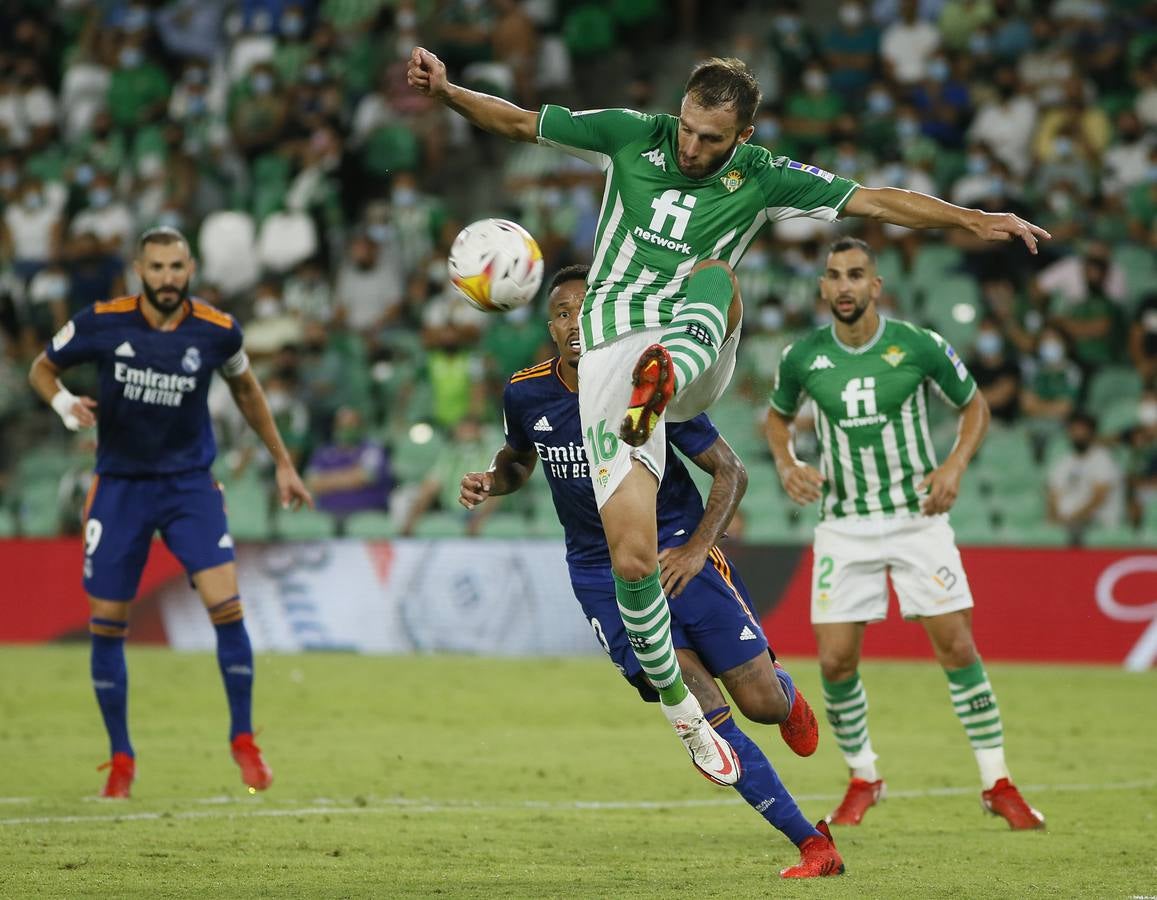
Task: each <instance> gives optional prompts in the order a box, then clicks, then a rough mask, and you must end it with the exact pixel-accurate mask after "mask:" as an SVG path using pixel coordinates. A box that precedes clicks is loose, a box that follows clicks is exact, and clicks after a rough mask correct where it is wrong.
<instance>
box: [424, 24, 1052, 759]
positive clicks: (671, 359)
mask: <svg viewBox="0 0 1157 900" xmlns="http://www.w3.org/2000/svg"><path fill="white" fill-rule="evenodd" d="M407 78H408V80H409V83H410V84H411V85H412V86H413V87H414V88H415V89H416V90H418V91H419V92H421V93H422V94H424V95H426V96H428V97H432V98H434V99H436V100H438V101H439V102H441V103H443V104H445V105H446V106H448V107H449V108H450V109H452V110H454V111H455V112H457V113H459V114H460V115H462V116H464V117H465V118H466V119H468V120H469V121H470V122H472V123H473V124H474V125H476V126H478V127H479V128H482V129H484V130H486V131H489V132H492V133H494V134H497V135H501V136H503V137H506V138H509V139H511V140H518V141H527V142H534V141H537V142H539V143H542V144H545V145H548V146H552V147H558V148H559V149H561V150H563V151H565V152H567V153H571V154H573V155H575V156H577V157H580V158H583V159H586V160H588V161H589V162H592V163H594V164H595V165H598V166H600V167H601V168H602V169H603V171H605V172H606V189H605V191H604V194H603V205H602V210H601V213H600V218H599V223H598V227H597V230H596V238H595V249H594V260H593V263H592V266H591V273H590V277H589V279H588V282H587V295H586V299H585V301H584V302H583V308H582V314H581V315H582V328H581V330H580V334H581V342H582V350H583V354H582V360H581V363H580V366H579V381H580V382H581V384H582V391H581V392H580V401H579V402H580V414H581V417H582V428H583V438H584V442H585V444H586V451H587V456H588V457H589V458H590V461H591V479H592V482H593V484H594V491H595V499H596V502H597V504H598V507H599V513H600V516H601V518H602V522H603V530H604V531H605V532H606V537H607V543H608V545H609V546H610V552H611V566H612V569H613V571H614V573H615V586H616V596H617V598H618V604H619V611H620V614H621V615H622V617H623V622H624V625H625V626H626V628H627V631H628V633H629V634H630V635H631V641H632V644H633V645H634V646H635V647H636V648H642V647H645V648H646V650H645V651H644V652H643V654H642V657H643V658H642V660H641V662H642V665H643V669H644V671H645V672H646V673H647V677H648V678H649V679H650V680H651V683H652V684H654V685H655V688H656V689H657V690H658V691H659V696H660V698H661V701H662V704H661V705H662V709H663V712H664V713H665V714H666V716H667V718H668V720H669V721H670V722H671V724H672V725H673V726H674V729H675V732H676V734H678V735H679V737H680V738H681V739H682V740H683V742H684V745H685V747H686V748H687V751H688V752H689V753H690V754H691V756H692V758H693V759H694V760H695V762H696V764H697V765H698V766H699V767H700V768H701V769H703V770H705V771H710V772H714V773H716V776H717V778H720V779H723V780H726V779H727V778H728V777H733V776H734V772H735V771H737V768H736V765H735V762H736V761H735V758H734V755H733V754H731V753H730V751H729V749H728V747H727V744H726V742H725V741H721V740H720V739H719V736H718V735H717V734H715V733H714V732H713V731H712V730H711V725H710V723H709V722H707V721H706V719H704V717H703V711H702V709H700V708H699V704H698V703H697V702H696V701H695V697H694V695H693V694H690V693H688V690H687V687H686V685H685V684H684V683H683V679H682V677H681V675H680V670H679V665H678V662H677V660H676V657H675V652H674V648H673V646H672V644H671V635H670V629H669V622H670V616H669V614H668V610H667V604H666V600H665V598H664V594H663V590H662V586H661V584H660V578H659V561H658V545H657V534H656V531H655V521H656V520H655V502H656V501H655V495H656V491H657V490H658V485H659V482H660V481H661V480H662V477H663V465H664V462H665V460H666V447H665V444H666V438H665V430H664V413H666V414H667V415H666V419H668V420H669V421H672V422H680V421H686V420H688V419H691V418H694V417H695V416H696V415H697V414H698V413H700V412H703V411H704V410H706V409H707V408H709V407H710V405H711V404H712V403H713V402H714V401H715V399H716V398H717V397H718V396H719V395H720V394H721V393H722V392H723V390H724V389H725V388H726V387H727V384H728V382H729V381H730V379H731V374H732V372H733V371H734V369H735V347H736V344H737V343H738V340H739V323H740V321H741V316H740V315H739V310H738V307H739V303H738V301H737V295H736V290H735V278H734V274H733V273H732V271H731V268H732V267H733V266H734V265H735V264H736V263H738V262H739V260H740V259H741V258H742V256H743V254H744V252H746V250H747V248H748V246H749V245H750V244H751V242H752V240H754V238H755V236H756V234H758V233H759V231H760V229H761V228H762V227H763V226H764V225H765V224H766V223H767V222H768V221H771V220H778V219H787V218H791V217H793V216H811V217H814V218H820V219H825V220H827V221H832V220H834V219H836V218H837V217H838V216H840V215H848V216H867V217H870V218H874V219H879V220H881V221H885V222H892V223H894V224H897V225H904V226H907V227H910V228H963V229H967V230H968V231H971V232H972V233H973V234H974V235H976V236H977V237H980V238H984V239H988V240H1011V239H1013V238H1019V239H1021V240H1023V241H1024V242H1025V243H1026V244H1027V245H1028V247H1029V249H1030V250H1031V251H1032V252H1034V253H1035V252H1036V244H1037V238H1038V236H1039V237H1047V236H1048V234H1047V232H1045V231H1043V230H1042V229H1040V228H1038V227H1036V226H1035V225H1032V224H1030V223H1028V222H1025V221H1024V220H1022V219H1020V218H1019V217H1017V216H1015V215H1012V214H1009V213H985V212H982V211H980V210H974V209H964V208H962V207H959V206H953V205H952V204H950V203H945V202H944V201H942V200H938V199H936V198H935V197H929V196H928V195H926V194H919V193H916V192H913V191H905V190H898V189H896V188H875V189H869V188H861V187H859V185H857V184H856V183H855V182H852V181H849V180H847V179H845V178H840V177H838V176H836V175H833V174H832V173H830V172H826V171H824V170H823V169H820V168H817V167H815V166H811V165H806V164H803V163H800V162H797V161H795V160H790V159H788V158H787V157H783V156H775V155H774V154H772V153H771V152H770V151H768V150H766V149H764V148H762V147H756V146H754V145H752V144H750V143H748V141H749V140H750V138H751V136H752V134H753V133H754V130H755V128H754V125H753V124H752V119H753V117H754V115H755V111H756V110H757V109H758V108H759V103H760V89H759V84H758V83H757V82H756V80H755V78H754V76H753V75H752V74H751V72H750V70H749V69H748V68H747V66H746V65H745V64H744V63H743V62H742V61H741V60H738V59H709V60H706V61H704V62H701V63H698V64H697V65H696V66H695V68H694V69H693V70H692V72H691V76H690V78H689V79H688V81H687V86H686V91H685V94H684V97H683V102H682V105H681V107H680V110H679V115H678V117H676V116H669V115H646V114H643V113H639V112H635V111H633V110H627V109H603V110H585V111H580V112H572V111H571V110H569V109H565V108H563V107H561V106H554V105H551V104H547V105H545V106H543V107H542V109H541V110H539V111H537V112H535V111H532V110H526V109H521V108H520V107H518V106H515V105H513V104H511V103H508V102H506V101H505V100H502V99H500V98H498V97H494V96H491V95H488V94H481V93H478V92H476V91H471V90H468V89H466V88H463V87H460V86H459V85H456V84H452V83H451V82H450V81H449V80H448V79H447V77H446V67H445V66H444V65H443V64H442V62H441V60H439V59H438V57H436V56H435V55H434V54H432V53H430V52H429V51H428V50H425V49H424V48H421V47H415V48H414V49H413V51H412V53H411V56H410V62H409V68H408V70H407ZM725 773H731V774H730V775H728V774H725Z"/></svg>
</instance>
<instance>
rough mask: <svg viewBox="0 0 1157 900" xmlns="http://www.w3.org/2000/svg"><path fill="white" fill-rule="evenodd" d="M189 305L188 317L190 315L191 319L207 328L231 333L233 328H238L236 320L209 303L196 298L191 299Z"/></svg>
mask: <svg viewBox="0 0 1157 900" xmlns="http://www.w3.org/2000/svg"><path fill="white" fill-rule="evenodd" d="M189 303H190V307H191V308H190V311H189V312H190V315H192V317H193V319H194V320H196V321H198V322H204V323H206V324H207V325H209V326H215V327H217V328H223V329H224V330H226V331H232V330H233V329H234V328H237V327H239V326H238V325H237V320H236V319H234V318H233V317H232V316H231V315H229V313H227V312H225V311H224V310H221V309H218V308H217V307H215V306H213V305H212V304H211V303H206V302H205V301H204V300H200V299H198V298H197V297H191V298H190V300H189Z"/></svg>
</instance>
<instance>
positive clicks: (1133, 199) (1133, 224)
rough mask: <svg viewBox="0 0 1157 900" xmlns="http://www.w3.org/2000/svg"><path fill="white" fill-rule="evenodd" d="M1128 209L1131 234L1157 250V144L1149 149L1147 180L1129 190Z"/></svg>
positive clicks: (1135, 238) (1133, 237)
mask: <svg viewBox="0 0 1157 900" xmlns="http://www.w3.org/2000/svg"><path fill="white" fill-rule="evenodd" d="M1126 209H1127V211H1128V215H1129V236H1130V237H1131V238H1132V239H1133V240H1135V241H1137V242H1138V243H1139V244H1143V245H1145V246H1148V247H1151V248H1152V249H1153V250H1154V251H1155V252H1157V146H1153V147H1151V148H1150V149H1149V165H1148V167H1147V168H1146V174H1145V180H1144V181H1143V182H1142V183H1141V184H1138V185H1135V186H1134V187H1133V188H1132V189H1131V190H1130V191H1129V193H1128V196H1127V198H1126Z"/></svg>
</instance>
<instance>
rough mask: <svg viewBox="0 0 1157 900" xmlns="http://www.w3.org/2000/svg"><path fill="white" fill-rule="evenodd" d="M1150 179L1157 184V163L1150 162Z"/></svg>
mask: <svg viewBox="0 0 1157 900" xmlns="http://www.w3.org/2000/svg"><path fill="white" fill-rule="evenodd" d="M1149 181H1150V183H1155V184H1157V163H1152V162H1151V163H1149Z"/></svg>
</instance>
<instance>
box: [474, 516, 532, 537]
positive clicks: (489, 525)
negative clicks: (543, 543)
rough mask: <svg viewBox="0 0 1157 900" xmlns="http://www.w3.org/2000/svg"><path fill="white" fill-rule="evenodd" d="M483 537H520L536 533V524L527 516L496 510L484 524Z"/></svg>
mask: <svg viewBox="0 0 1157 900" xmlns="http://www.w3.org/2000/svg"><path fill="white" fill-rule="evenodd" d="M482 535H483V537H488V538H512V539H515V540H517V539H520V538H527V537H532V536H533V535H534V525H533V524H532V522H531V520H530V519H528V518H527V517H526V516H521V515H518V514H516V513H509V512H496V513H494V514H493V515H492V516H490V518H488V519H487V520H486V522H485V524H483V526H482Z"/></svg>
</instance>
